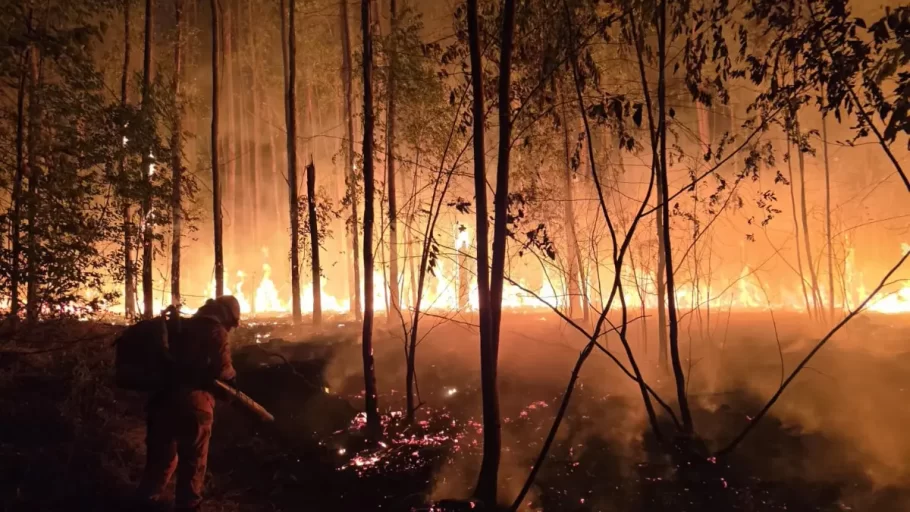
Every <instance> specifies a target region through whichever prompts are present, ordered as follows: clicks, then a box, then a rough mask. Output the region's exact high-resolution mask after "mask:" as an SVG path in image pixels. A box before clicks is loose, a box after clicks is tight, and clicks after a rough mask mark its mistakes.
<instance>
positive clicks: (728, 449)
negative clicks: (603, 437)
mask: <svg viewBox="0 0 910 512" xmlns="http://www.w3.org/2000/svg"><path fill="white" fill-rule="evenodd" d="M907 258H910V251H908V252H906V253H904V256H903V257H902V258H901V259H900V260H899V261H898V262H897V264H896V265H894V266H893V267H891V270H889V271H888V273H887V274H885V277H883V278H882V280H881V281H880V282H879V283H878V286H876V287H875V289H873V290H872V292H871V293H870V294H869V295H868V296H867V297H866V299H865V300H864V301H863V302H862V303H861V304H860V305H859V306H857V308H856V309H854V310H853V311H851V312H850V314H849V315H847V316H845V317H844V319H843V320H841V321H840V322H838V324H837V325H835V326H834V328H832V329H831V330H830V331H828V334H826V335H825V337H824V338H822V339H821V341H819V342H818V343H817V344H816V345H815V347H814V348H813V349H812V350H811V351H810V352H809V353H808V354H807V355H806V357H804V358H803V360H802V361H800V363H799V364H798V365H796V368H795V369H794V370H793V372H791V373H790V376H788V377H787V380H785V381H784V382H783V384H781V385H780V387H779V388H778V389H777V392H776V393H774V396H772V397H771V399H770V400H768V403H766V404H765V406H764V407H762V409H761V411H759V412H758V414H756V415H755V417H753V418H752V420H751V421H750V422H749V424H748V425H746V428H744V429H743V430H742V432H740V433H739V435H737V436H736V437H735V438H734V439H733V441H731V442H730V444H728V445H727V446H726V447H724V448H723V449H721V450H720V451H718V452H717V455H719V456H722V455H726V454H728V453H730V452H731V451H733V450H734V449H735V448H736V447H737V446H738V445H739V443H741V442H742V440H743V439H745V437H746V436H747V435H748V434H749V432H751V431H752V429H753V428H755V425H757V424H758V422H759V421H761V419H762V418H764V417H765V415H766V414H768V411H769V410H770V409H771V407H773V406H774V404H775V403H777V400H778V399H779V398H780V396H781V395H782V394H783V393H784V390H785V389H787V386H789V385H790V383H791V382H793V379H795V378H796V376H797V375H798V374H799V372H800V371H801V370H802V369H803V368H805V367H806V365H807V364H809V361H810V360H811V359H812V358H813V357H814V356H815V354H816V353H817V352H818V351H819V350H821V348H822V347H824V346H825V344H827V343H828V340H830V339H831V338H832V337H833V336H834V335H835V334H836V333H837V331H839V330H840V329H841V328H842V327H843V326H844V325H846V324H847V322H849V321H850V320H852V319H853V317H855V316H856V315H858V314H859V313H860V312H861V311H862V310H863V309H865V307H866V305H867V304H869V301H871V300H872V298H873V297H875V296H876V295H877V294H878V292H880V291H881V289H882V288H884V287H885V285H886V284H887V283H888V280H889V279H890V278H891V276H892V275H893V274H894V273H895V272H897V270H898V269H900V268H901V266H902V265H903V264H904V262H906V261H907Z"/></svg>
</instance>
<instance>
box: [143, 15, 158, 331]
mask: <svg viewBox="0 0 910 512" xmlns="http://www.w3.org/2000/svg"><path fill="white" fill-rule="evenodd" d="M154 6H155V2H154V0H145V50H144V52H143V60H142V116H143V118H144V119H145V122H146V123H147V126H148V127H149V128H150V129H152V127H153V126H154V125H153V123H152V103H151V102H152V98H151V94H152V53H153V51H154V50H153V48H152V42H153V34H152V30H153V29H154V26H155V25H154V20H153V18H152V15H153V12H154ZM148 135H151V134H148ZM151 173H152V159H151V147H150V146H149V145H146V146H144V147H143V148H142V180H143V181H144V182H145V184H146V187H148V188H149V189H148V190H146V191H144V192H143V194H142V225H143V229H142V302H143V310H142V316H143V318H152V315H153V314H154V300H155V299H154V293H155V290H154V288H153V281H152V252H153V249H154V248H153V247H152V243H153V240H152V236H153V234H154V233H153V231H152V223H151V218H150V217H151V216H150V213H151V211H152V195H151V180H152V175H151Z"/></svg>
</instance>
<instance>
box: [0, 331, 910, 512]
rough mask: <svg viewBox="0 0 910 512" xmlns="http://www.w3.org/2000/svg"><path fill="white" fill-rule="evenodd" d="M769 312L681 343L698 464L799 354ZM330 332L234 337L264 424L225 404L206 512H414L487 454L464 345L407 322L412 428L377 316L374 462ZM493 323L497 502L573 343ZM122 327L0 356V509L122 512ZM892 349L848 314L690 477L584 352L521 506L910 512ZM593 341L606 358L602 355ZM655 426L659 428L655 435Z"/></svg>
mask: <svg viewBox="0 0 910 512" xmlns="http://www.w3.org/2000/svg"><path fill="white" fill-rule="evenodd" d="M782 317H783V315H777V320H776V323H777V326H776V329H772V328H771V326H770V325H769V324H768V322H767V320H766V319H764V320H762V321H759V320H757V319H756V318H752V317H749V316H748V315H744V316H742V318H740V317H739V316H736V317H734V319H733V321H732V322H731V321H728V322H727V325H726V326H723V325H721V326H720V327H718V328H716V329H714V330H713V331H710V332H708V331H706V332H705V334H704V335H703V336H702V337H701V338H699V339H701V340H702V341H700V342H698V343H695V342H693V343H692V355H691V356H688V355H687V357H689V359H690V360H691V361H692V364H691V365H690V366H689V367H688V368H687V371H688V373H689V375H690V376H691V381H690V383H689V386H690V388H689V397H690V400H691V401H692V408H693V416H694V421H695V425H696V429H697V431H698V432H699V434H700V435H701V436H702V437H703V438H704V439H705V443H706V445H707V446H708V447H709V448H711V449H714V448H716V447H718V446H721V445H723V443H724V442H725V441H729V440H730V439H731V438H732V437H733V436H734V435H735V434H736V433H737V432H738V431H739V430H740V429H742V428H743V427H744V426H745V425H746V423H747V422H748V421H749V418H750V415H751V414H754V413H755V412H756V411H758V410H759V409H760V407H761V405H762V400H764V399H766V398H767V397H768V396H770V394H771V393H773V391H774V390H775V389H776V387H777V385H778V384H779V382H780V376H781V364H783V367H784V369H787V370H789V369H792V368H793V367H794V366H795V364H796V363H797V362H798V360H799V359H800V358H801V357H802V356H803V355H804V354H805V353H806V352H807V351H808V349H809V348H811V341H812V337H811V336H809V335H807V334H806V333H805V332H803V329H801V328H800V327H799V326H801V325H802V324H804V323H805V322H804V321H803V320H802V319H800V318H793V319H790V320H789V321H788V320H787V319H786V318H782ZM339 322H341V321H327V323H326V325H327V326H326V327H325V328H324V329H323V330H321V331H319V332H313V331H310V330H308V329H304V328H301V329H296V330H295V329H291V328H290V327H289V326H287V325H286V324H284V323H281V322H278V321H275V322H267V321H253V322H249V323H248V324H247V325H246V326H244V327H243V328H241V329H240V330H239V331H238V332H237V333H235V334H234V341H233V343H234V345H235V351H234V360H235V366H236V367H237V369H238V371H239V379H238V381H239V386H240V388H241V389H242V390H243V391H245V392H246V393H248V394H249V395H250V396H252V397H253V398H255V399H256V400H258V401H259V402H260V403H261V404H262V405H264V406H265V407H266V408H267V409H269V410H270V411H271V412H272V413H273V414H274V415H275V417H276V422H275V423H274V424H270V425H263V424H261V423H259V422H257V421H256V420H255V419H253V418H251V417H250V416H249V415H248V414H247V413H245V412H244V411H243V410H242V409H240V408H239V407H236V406H233V405H229V404H225V403H219V405H218V407H217V409H216V419H215V429H214V436H213V439H212V449H211V455H210V460H209V477H208V480H207V496H208V501H207V502H206V505H205V508H204V509H203V510H207V511H211V512H216V511H225V512H227V511H234V510H237V511H283V510H288V511H290V510H294V511H301V510H303V511H318V512H321V511H326V512H328V511H383V510H391V511H409V510H420V509H421V508H423V507H426V505H427V504H428V503H430V502H431V501H433V500H436V499H441V498H447V497H448V498H451V497H456V498H457V497H464V496H467V495H468V494H469V492H470V489H471V487H472V486H473V483H474V479H475V478H476V470H477V468H478V466H479V459H480V441H481V436H480V434H481V424H480V421H481V418H480V413H479V411H480V393H479V389H478V387H479V381H480V379H479V369H478V362H477V356H476V353H477V341H476V333H475V332H474V331H473V329H472V328H470V327H469V326H467V325H464V324H460V323H453V322H449V323H441V322H428V323H427V324H426V325H425V326H423V325H422V328H423V329H424V330H425V332H426V331H431V332H430V334H429V335H428V336H427V337H426V338H425V339H424V341H423V342H422V343H421V345H420V348H419V349H418V355H417V357H418V383H419V390H420V400H421V403H422V406H421V407H420V409H419V410H418V413H417V418H416V422H415V423H414V424H413V425H406V422H405V421H404V418H403V410H404V396H403V391H402V390H403V388H404V381H405V379H404V375H405V373H404V364H403V360H404V357H403V348H402V341H401V329H400V326H399V327H398V328H397V330H396V328H395V327H393V326H389V327H386V326H385V325H384V320H380V321H379V325H380V326H381V328H380V329H377V331H378V332H377V340H376V367H377V370H378V381H379V389H380V398H379V400H380V407H381V412H382V413H383V425H384V429H385V431H384V438H383V443H382V445H380V446H378V447H374V448H368V447H367V446H366V445H365V444H364V442H363V437H362V435H361V427H362V416H360V415H358V411H359V410H360V408H361V407H362V391H361V389H362V378H361V361H360V345H359V342H358V339H359V333H358V330H359V326H358V325H356V324H350V323H343V322H341V323H339ZM504 322H505V323H504V327H503V333H504V335H503V343H502V347H501V356H500V361H501V368H500V396H501V400H500V402H501V404H502V417H503V460H502V468H501V472H500V478H501V485H500V487H501V489H502V491H501V492H502V496H501V499H502V501H503V502H508V501H510V500H511V499H513V497H514V495H515V494H516V492H517V491H518V489H519V488H520V487H521V484H522V483H523V482H524V479H525V478H526V476H527V472H528V469H529V467H530V465H531V463H532V461H533V460H534V458H535V457H536V455H537V452H538V450H539V449H540V446H541V444H542V441H543V439H544V437H545V435H546V433H547V431H548V429H549V427H550V425H551V422H552V419H553V415H554V413H555V410H556V409H557V407H558V405H559V400H560V398H561V397H562V394H563V392H564V390H565V385H566V382H567V381H568V377H569V374H570V372H571V368H572V365H573V364H574V362H575V359H576V357H577V355H578V352H579V349H580V348H581V346H582V345H583V341H584V340H583V339H582V338H580V337H579V336H578V335H576V334H574V333H572V332H571V331H569V329H568V327H566V326H565V325H564V324H562V323H559V322H556V321H554V320H553V319H552V318H549V317H544V316H540V315H539V314H536V315H531V314H528V315H517V314H516V315H513V316H508V317H507V318H506V319H505V320H504ZM119 329H121V328H120V327H117V326H110V325H105V324H99V323H90V322H64V323H54V324H47V325H44V326H41V327H40V328H38V329H36V330H35V331H34V332H32V333H30V335H29V336H28V337H27V338H24V339H20V340H16V341H12V342H7V343H6V344H5V345H3V346H0V508H2V510H4V511H57V510H60V511H63V510H91V511H107V510H111V511H118V510H133V507H132V506H131V504H130V501H129V497H130V494H131V492H132V489H133V486H134V485H135V482H136V480H137V478H138V476H139V473H140V471H141V469H142V465H143V459H144V444H143V441H144V420H143V417H144V412H143V406H144V403H143V398H142V396H140V395H138V394H134V393H130V392H126V391H122V390H119V389H115V388H114V387H112V385H111V384H112V369H111V364H112V360H113V349H112V348H111V346H110V344H111V341H112V340H113V337H114V336H115V334H116V332H118V330H119ZM775 331H776V333H777V334H776V336H775ZM735 333H736V334H735ZM908 335H910V322H907V321H904V320H901V322H895V320H894V319H893V318H886V319H882V318H871V317H870V318H865V317H864V318H860V319H859V321H858V323H857V324H856V325H855V326H854V327H853V328H852V330H851V331H849V332H847V333H845V334H844V335H843V337H842V339H838V340H834V341H832V344H831V345H829V346H828V347H826V348H825V349H824V350H823V351H822V352H821V353H820V354H819V355H818V358H817V359H816V360H814V361H813V363H812V365H811V368H809V369H807V371H806V375H802V376H800V377H799V378H798V379H797V381H795V383H794V385H793V387H792V388H791V389H789V390H788V391H787V394H785V395H784V398H782V399H781V402H780V403H779V404H778V406H776V407H775V409H773V410H772V414H771V415H769V416H768V417H767V418H766V419H765V420H764V421H763V422H761V423H759V425H758V426H757V428H756V429H755V430H754V431H753V432H752V434H751V435H750V437H749V438H747V440H746V441H745V442H744V443H743V444H742V445H741V446H740V447H739V448H738V449H737V450H736V451H734V452H733V454H732V455H731V456H729V457H727V458H725V459H723V460H717V459H710V458H708V456H707V454H706V455H705V457H704V460H703V461H699V460H696V461H695V463H693V462H692V461H691V460H689V461H686V462H682V463H681V462H680V461H678V460H674V459H673V458H670V457H667V456H666V455H664V454H662V452H661V451H660V450H659V449H658V447H657V444H656V443H655V441H654V438H653V436H652V435H651V433H650V430H649V428H648V425H647V421H646V417H645V415H644V412H643V407H642V406H641V398H640V395H636V393H637V391H636V389H637V388H636V387H635V386H634V383H632V382H631V381H630V379H628V378H627V377H626V376H625V375H623V374H622V373H621V372H620V371H618V369H617V368H616V366H615V365H614V364H613V363H612V362H610V361H609V360H608V359H607V358H606V357H604V356H603V355H601V354H597V353H595V354H594V355H593V356H592V357H591V359H590V362H589V363H588V365H587V366H586V368H585V370H584V371H583V372H582V374H581V378H580V379H579V383H578V386H577V388H576V391H575V395H574V396H573V399H572V402H571V406H570V407H569V410H568V414H567V416H566V420H565V422H564V424H563V426H562V428H561V429H560V431H559V435H558V436H557V440H556V442H555V443H554V446H553V448H552V450H551V451H550V454H549V457H548V458H547V460H546V463H545V465H544V466H543V469H542V471H541V472H540V474H539V476H538V479H537V481H536V483H535V486H534V488H533V489H532V492H531V493H530V494H529V496H528V498H527V499H526V503H527V506H526V507H525V508H524V509H525V510H545V511H567V512H575V511H578V512H581V511H621V512H645V511H649V512H650V511H655V512H662V511H674V512H681V511H692V512H695V511H707V510H711V511H713V510H718V511H720V510H731V511H754V512H763V511H784V510H787V511H844V510H856V511H870V512H872V511H874V512H890V511H895V512H897V511H906V510H910V479H908V478H910V438H908V437H907V436H905V435H904V432H905V428H906V427H905V426H906V425H907V424H908V422H910V405H907V404H908V400H907V399H906V395H904V389H905V388H904V386H906V387H907V389H908V391H907V392H908V393H910V354H904V353H902V346H903V343H904V342H905V340H907V339H908ZM647 339H650V340H652V341H651V342H650V343H651V345H653V344H654V341H653V340H655V339H656V336H654V335H653V333H651V334H649V335H648V337H647V338H643V339H640V340H637V341H636V342H635V343H634V346H635V349H636V351H637V352H640V353H644V352H646V351H649V352H650V353H651V357H649V356H646V355H642V356H641V357H642V358H644V359H645V360H648V361H649V360H650V358H653V354H654V352H656V351H655V350H654V347H653V346H651V347H649V346H648V345H647V341H646V340H647ZM704 340H708V341H704ZM608 343H609V345H608V346H609V348H610V349H611V350H617V352H621V351H622V350H621V347H620V346H619V345H618V341H616V340H615V339H611V340H610V341H609V342H608ZM871 344H874V346H875V350H870V349H869V345H871ZM683 348H684V352H685V353H687V354H688V352H686V350H688V347H683ZM652 366H653V365H651V364H643V367H644V368H645V370H644V371H645V373H646V377H647V378H648V382H649V383H651V384H652V386H653V387H654V388H655V389H657V391H658V392H659V393H660V394H661V395H662V396H663V397H664V398H665V399H666V400H667V401H668V402H670V403H671V405H672V404H673V403H674V402H675V401H674V400H671V398H672V397H673V394H674V391H673V388H672V386H671V382H670V381H669V379H667V378H665V377H663V374H662V373H661V372H659V371H658V370H656V369H655V368H652ZM662 417H664V418H665V417H666V415H663V416H662ZM662 427H663V430H664V431H665V432H666V433H668V434H669V433H670V432H671V431H672V430H671V423H670V420H669V419H667V420H666V421H665V422H664V424H663V425H662ZM681 465H682V467H680V466H681Z"/></svg>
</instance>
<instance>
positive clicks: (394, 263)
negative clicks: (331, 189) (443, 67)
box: [386, 0, 401, 324]
mask: <svg viewBox="0 0 910 512" xmlns="http://www.w3.org/2000/svg"><path fill="white" fill-rule="evenodd" d="M389 18H390V19H391V26H392V29H391V31H390V33H391V41H392V46H391V48H390V49H389V51H390V53H391V56H392V57H391V62H390V63H389V85H388V87H389V95H388V96H389V97H388V109H387V110H386V146H387V148H388V149H387V151H388V158H387V159H386V160H387V161H386V168H387V173H386V190H388V195H389V278H388V279H387V281H388V283H389V297H390V299H389V300H390V302H391V304H390V306H391V307H390V308H389V309H388V312H387V313H388V314H387V315H386V318H387V321H388V322H389V323H390V324H391V323H393V322H394V321H395V320H396V317H397V316H398V314H399V311H400V310H401V305H400V299H401V292H400V291H399V289H398V197H397V193H396V186H395V185H396V184H395V179H396V178H395V71H396V67H397V65H398V57H397V54H396V49H395V44H394V41H395V30H396V29H397V28H398V12H397V7H396V5H395V0H389Z"/></svg>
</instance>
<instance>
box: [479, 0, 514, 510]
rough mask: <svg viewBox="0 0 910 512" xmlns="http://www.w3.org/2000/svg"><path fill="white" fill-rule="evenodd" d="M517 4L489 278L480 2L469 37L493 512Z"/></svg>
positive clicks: (503, 61) (502, 80)
mask: <svg viewBox="0 0 910 512" xmlns="http://www.w3.org/2000/svg"><path fill="white" fill-rule="evenodd" d="M514 24H515V4H514V2H513V1H512V0H506V1H505V4H504V5H503V23H502V41H501V47H502V52H501V55H500V72H499V123H500V126H499V161H498V167H497V172H496V196H495V201H494V209H495V218H494V225H493V258H492V264H491V268H490V278H489V281H488V278H487V271H488V266H487V243H488V232H487V230H488V224H487V223H488V221H487V204H486V202H487V201H486V186H487V184H486V169H485V166H484V158H486V157H485V155H484V144H483V143H484V130H483V123H484V105H483V101H484V95H483V84H482V80H483V64H482V62H481V55H480V41H479V38H480V35H479V29H478V24H477V1H476V0H469V1H468V34H469V38H470V51H471V83H472V87H473V90H474V105H473V113H474V123H473V126H474V192H475V194H476V196H477V212H476V222H477V276H478V278H477V281H478V295H479V298H480V303H479V305H480V361H481V389H482V397H483V460H482V462H481V466H480V474H479V475H478V477H477V486H476V487H475V489H474V494H475V496H477V497H478V498H479V499H481V500H482V501H484V502H485V503H487V504H488V506H493V505H495V503H496V491H497V488H498V474H499V460H500V450H501V445H502V438H501V431H500V423H499V422H500V419H499V390H498V388H497V369H496V368H497V362H498V359H499V341H498V337H499V321H500V315H501V312H502V288H503V276H504V272H505V248H506V239H505V238H506V212H507V211H508V192H509V148H510V143H511V141H510V140H509V138H510V137H511V116H512V111H511V108H510V97H509V86H510V81H511V75H510V73H511V66H512V35H513V33H514Z"/></svg>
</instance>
